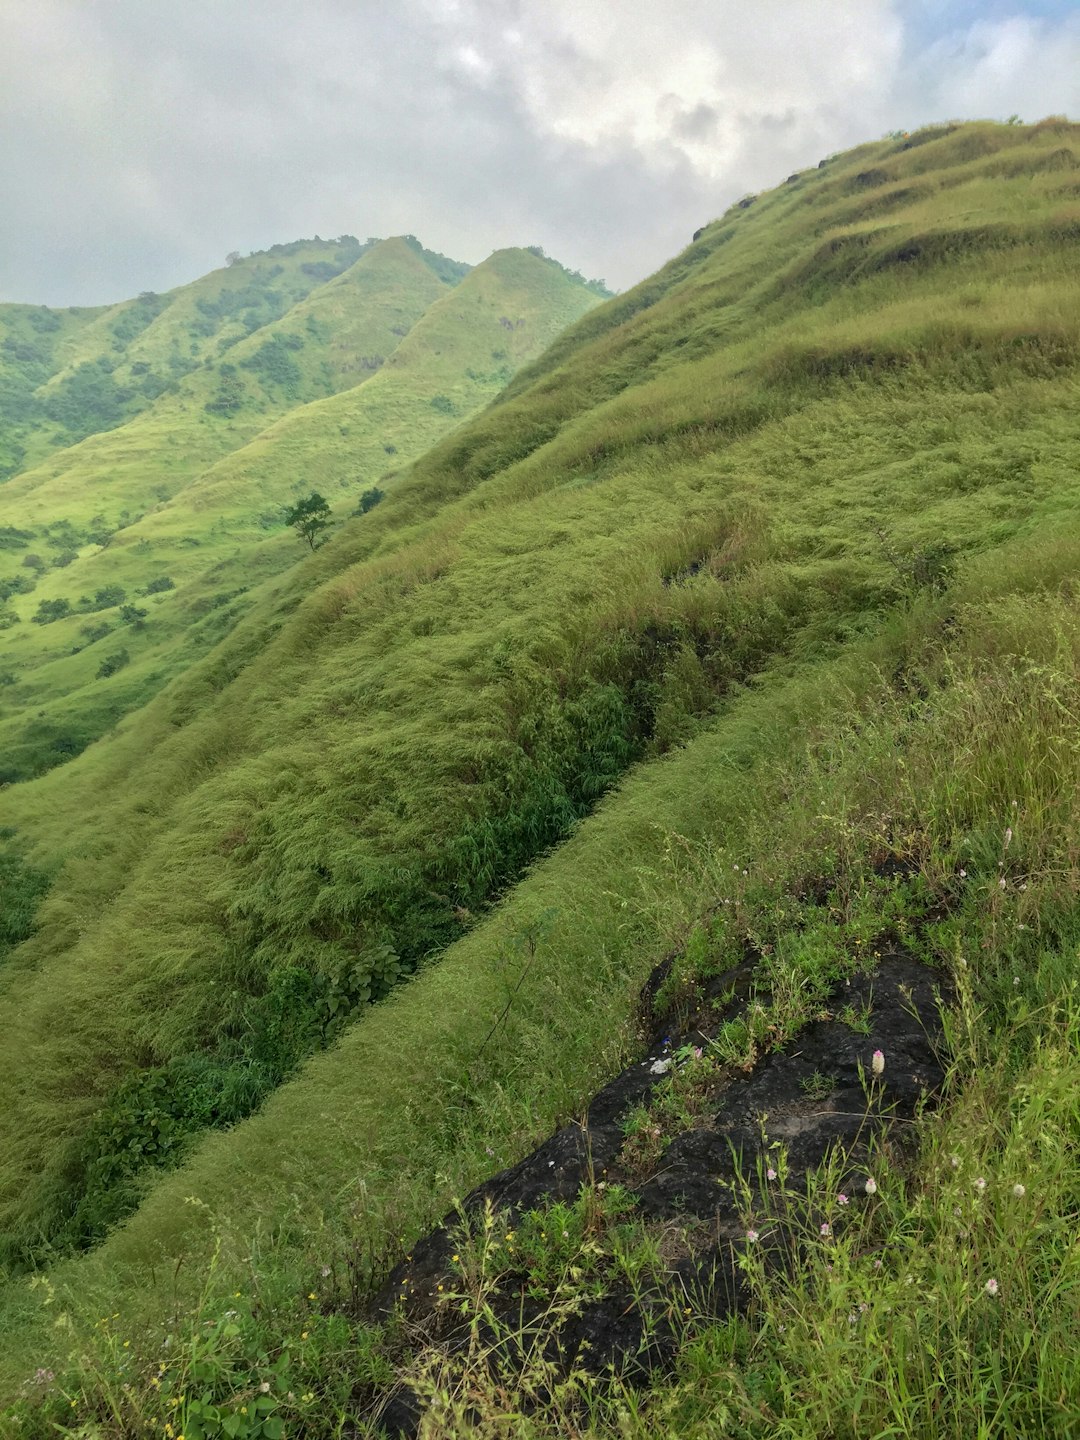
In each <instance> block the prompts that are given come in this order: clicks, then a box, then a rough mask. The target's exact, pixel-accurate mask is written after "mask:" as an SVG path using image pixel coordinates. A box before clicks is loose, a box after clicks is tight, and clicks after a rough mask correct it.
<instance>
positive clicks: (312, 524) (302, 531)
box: [285, 490, 330, 550]
mask: <svg viewBox="0 0 1080 1440" xmlns="http://www.w3.org/2000/svg"><path fill="white" fill-rule="evenodd" d="M285 523H286V524H287V525H291V526H292V527H293V529H294V530H295V531H296V533H297V535H299V536H300V539H301V540H306V541H307V543H308V544H309V545H310V546H311V548H312V550H314V549H316V548H317V546H318V540H319V536H320V535H321V534H322V532H323V531H324V530H325V529H326V528H327V526H328V525H329V524H330V506H329V504H328V503H327V501H325V500H324V499H323V497H322V496H321V495H320V494H319V492H318V491H317V490H313V491H312V492H311V494H310V495H309V496H308V497H307V499H306V500H298V501H297V502H296V504H295V505H290V506H288V508H287V509H286V511H285Z"/></svg>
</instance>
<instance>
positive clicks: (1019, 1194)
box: [1013, 1180, 1027, 1200]
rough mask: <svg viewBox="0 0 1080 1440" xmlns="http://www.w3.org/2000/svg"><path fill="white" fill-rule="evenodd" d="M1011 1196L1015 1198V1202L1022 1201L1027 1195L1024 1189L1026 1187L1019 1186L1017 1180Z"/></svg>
mask: <svg viewBox="0 0 1080 1440" xmlns="http://www.w3.org/2000/svg"><path fill="white" fill-rule="evenodd" d="M1013 1194H1014V1195H1015V1196H1016V1198H1017V1200H1022V1199H1023V1198H1024V1196H1025V1195H1026V1194H1027V1188H1026V1186H1024V1185H1021V1184H1020V1182H1019V1180H1018V1181H1017V1182H1016V1184H1015V1185H1014V1186H1013Z"/></svg>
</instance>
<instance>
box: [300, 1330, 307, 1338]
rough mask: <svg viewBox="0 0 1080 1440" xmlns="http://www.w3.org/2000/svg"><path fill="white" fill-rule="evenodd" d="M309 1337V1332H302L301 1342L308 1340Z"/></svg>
mask: <svg viewBox="0 0 1080 1440" xmlns="http://www.w3.org/2000/svg"><path fill="white" fill-rule="evenodd" d="M307 1337H308V1332H307V1331H306V1330H301V1331H300V1339H301V1340H306V1339H307Z"/></svg>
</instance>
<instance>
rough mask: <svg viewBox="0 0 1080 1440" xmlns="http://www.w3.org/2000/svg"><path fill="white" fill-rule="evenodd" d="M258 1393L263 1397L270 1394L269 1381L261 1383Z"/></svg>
mask: <svg viewBox="0 0 1080 1440" xmlns="http://www.w3.org/2000/svg"><path fill="white" fill-rule="evenodd" d="M259 1391H260V1393H261V1394H263V1395H269V1394H270V1381H269V1380H264V1381H263V1382H262V1384H261V1385H260V1386H259Z"/></svg>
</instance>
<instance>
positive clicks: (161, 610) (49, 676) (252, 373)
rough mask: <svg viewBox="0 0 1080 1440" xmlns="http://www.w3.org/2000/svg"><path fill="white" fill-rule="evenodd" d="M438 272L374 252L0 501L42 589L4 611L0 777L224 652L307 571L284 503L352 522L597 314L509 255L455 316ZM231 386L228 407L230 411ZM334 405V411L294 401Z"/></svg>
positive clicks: (484, 270)
mask: <svg viewBox="0 0 1080 1440" xmlns="http://www.w3.org/2000/svg"><path fill="white" fill-rule="evenodd" d="M440 259H441V257H437V256H432V255H431V254H430V252H427V251H424V250H423V249H422V248H421V247H420V246H419V245H418V244H417V243H416V242H415V241H411V240H404V239H397V240H387V241H382V242H379V243H378V244H376V245H374V246H373V247H372V248H370V249H368V250H367V252H366V253H365V254H364V255H363V257H362V258H361V259H360V260H359V261H357V262H356V264H354V265H353V266H352V267H351V268H350V269H348V270H347V271H346V272H345V273H344V274H342V275H340V276H339V277H338V278H337V279H335V280H332V281H330V282H329V283H327V284H326V285H324V286H322V287H321V288H320V289H319V290H317V291H316V292H315V293H314V294H312V295H311V296H310V297H309V298H308V299H307V300H305V301H304V302H303V303H302V304H301V305H298V306H297V307H295V308H294V310H291V311H289V312H288V314H287V315H286V316H285V317H284V318H283V319H282V320H281V321H280V322H278V323H277V324H273V325H270V326H267V327H265V328H264V329H260V330H258V331H257V332H256V333H255V334H254V335H252V336H250V337H249V338H248V339H247V340H246V341H240V342H238V343H237V344H236V345H235V346H234V347H233V348H232V349H231V350H230V352H229V354H230V357H231V358H230V361H229V367H230V368H229V369H228V370H227V371H226V370H225V369H224V368H223V367H222V366H217V367H203V368H202V369H201V370H199V371H197V372H195V373H193V374H192V375H189V376H187V377H185V379H184V381H183V382H182V383H181V385H180V387H179V389H178V392H177V394H176V395H175V396H172V397H162V398H161V400H159V401H158V402H157V403H156V404H155V406H154V407H153V408H152V409H151V411H149V412H147V414H145V415H142V416H139V417H137V418H136V419H134V420H132V421H130V422H129V423H128V424H127V425H126V426H124V427H123V428H121V429H120V430H117V431H113V432H111V433H110V434H109V435H107V436H100V437H96V438H95V439H92V440H89V441H86V442H84V444H83V445H80V446H77V447H75V448H74V449H73V450H71V451H68V452H66V453H65V455H64V456H63V457H57V458H55V459H54V460H53V461H51V462H50V464H49V465H48V466H46V467H39V469H38V470H36V471H31V472H26V473H24V474H23V475H21V476H19V477H17V478H15V479H14V480H12V481H10V482H9V483H8V485H7V486H6V487H4V488H3V489H2V490H0V517H2V518H3V519H10V520H11V521H12V522H13V523H14V524H15V525H17V526H18V527H21V528H18V529H17V531H16V530H13V531H12V532H11V539H10V543H11V545H12V546H13V547H14V548H12V550H11V552H10V561H9V563H12V562H15V563H18V562H21V567H20V568H18V569H13V571H12V572H11V574H12V578H14V577H16V576H27V577H28V578H29V579H32V581H33V584H32V587H31V586H29V585H28V586H27V590H26V593H18V592H17V593H15V594H14V595H12V596H11V597H10V601H9V605H8V607H7V611H6V614H7V617H8V620H9V622H10V623H9V625H8V628H7V629H6V630H3V631H2V632H0V673H2V674H5V675H6V676H7V677H8V683H7V687H6V690H5V695H4V699H5V702H6V703H5V710H6V711H7V715H6V717H5V718H4V720H3V721H2V722H0V746H2V748H3V752H4V755H5V762H4V769H3V774H4V775H5V776H6V777H7V778H9V779H21V778H26V777H27V776H30V775H33V774H36V773H40V771H42V770H44V769H46V768H49V767H50V766H52V765H55V764H58V763H62V762H63V761H65V760H67V759H69V758H70V756H71V755H72V754H75V753H78V751H79V750H81V749H82V748H83V747H84V746H85V745H86V744H88V743H89V742H90V741H91V740H92V739H94V738H96V737H97V736H98V735H100V734H101V733H102V732H103V731H104V730H105V729H107V728H108V727H109V726H110V725H112V724H113V723H114V722H115V721H116V720H117V719H118V718H119V716H120V715H122V714H124V713H125V712H126V711H127V710H129V709H131V708H132V707H133V706H135V705H137V704H141V703H142V702H143V701H144V700H146V699H147V698H148V697H149V695H151V694H152V693H154V691H155V690H156V689H158V688H160V686H161V685H162V684H163V683H165V681H166V680H167V679H168V678H169V677H170V676H171V675H172V674H174V673H176V672H177V670H178V669H180V668H182V667H183V665H185V664H187V663H190V661H191V660H192V659H193V658H194V657H195V656H197V655H198V654H200V653H202V652H203V651H204V650H205V649H206V648H207V646H208V644H210V643H213V642H214V641H216V640H217V639H219V638H220V636H221V634H222V633H223V630H224V628H226V627H227V624H228V623H230V622H231V621H233V620H235V619H236V617H237V615H238V614H239V613H241V612H242V611H243V610H244V609H246V608H248V606H249V605H250V604H251V603H253V597H252V598H248V599H245V598H244V596H245V594H247V593H248V592H250V591H251V589H252V587H253V585H255V584H257V583H259V582H261V581H263V580H265V579H266V578H267V576H268V575H272V574H274V573H276V572H277V571H278V570H280V569H281V568H283V567H284V566H286V565H288V564H291V563H293V562H294V561H295V559H296V557H297V549H296V545H295V541H294V539H293V537H292V535H291V532H288V531H287V530H285V529H284V521H283V518H282V515H283V512H282V508H281V507H282V505H283V503H285V502H289V501H290V500H291V499H293V498H294V497H295V496H296V495H298V494H303V493H306V492H307V491H310V490H311V489H313V488H321V489H324V490H326V489H327V488H328V487H330V488H329V495H330V498H331V500H334V499H336V498H341V499H343V500H346V504H347V506H348V508H351V506H352V505H354V504H355V503H356V499H357V496H358V495H359V493H360V492H361V491H362V490H363V489H365V488H367V487H368V486H370V485H373V484H374V482H375V481H376V480H377V479H378V478H379V477H380V476H381V475H383V473H384V472H385V470H386V468H387V466H388V465H390V464H391V463H398V457H399V456H400V459H401V460H405V461H407V460H409V459H411V458H413V457H414V456H416V455H417V454H419V453H420V452H421V451H422V450H423V449H425V448H427V446H428V445H429V444H430V443H432V442H433V441H434V440H435V439H437V438H438V437H439V436H440V435H442V434H445V433H446V431H447V430H449V429H451V428H452V427H453V426H454V425H455V424H457V423H459V421H460V420H461V419H462V418H464V417H465V416H466V415H468V414H470V413H472V412H473V411H475V410H476V409H478V408H479V407H480V406H481V405H482V404H484V403H485V402H486V401H487V400H489V399H491V398H492V397H493V396H494V395H495V394H496V393H497V391H498V389H499V387H500V384H501V382H502V381H503V380H504V379H505V378H506V377H508V376H509V375H511V374H512V373H513V371H514V369H516V368H517V366H518V365H519V364H520V363H521V361H522V360H525V359H530V358H532V357H533V356H535V355H536V354H537V353H538V352H539V351H540V350H541V349H542V348H543V347H544V346H545V345H546V343H547V342H548V341H549V340H550V339H551V338H552V337H553V336H554V335H555V334H557V333H558V331H559V330H561V329H562V328H563V327H564V326H565V325H566V324H567V323H569V322H570V321H571V320H572V319H575V318H577V316H579V315H580V314H581V313H583V311H584V310H586V309H588V308H589V307H590V306H592V305H594V304H596V303H597V301H596V297H594V296H593V295H591V294H590V293H589V292H588V291H587V290H585V289H584V288H583V287H582V286H581V285H579V284H574V283H571V282H570V281H569V280H568V279H567V278H566V277H565V276H564V275H563V273H562V272H561V270H560V269H559V268H558V267H556V266H553V265H551V264H550V263H546V262H544V261H541V260H539V259H537V258H535V257H533V256H531V255H528V254H526V253H525V252H499V254H497V255H496V256H494V257H492V258H491V260H489V261H487V262H486V263H485V265H483V266H480V267H478V268H477V269H476V270H475V271H474V272H473V273H472V274H471V275H470V276H469V277H468V278H467V279H466V280H465V281H464V282H463V283H464V286H465V289H464V291H462V292H461V298H460V299H455V298H454V297H456V296H458V294H459V291H458V290H455V289H452V288H451V287H450V285H449V284H448V283H447V281H446V280H445V279H442V278H440V276H439V275H438V274H436V266H435V263H434V262H436V261H439V260H440ZM442 268H443V269H445V266H443V267H442ZM450 278H451V279H452V278H454V277H453V274H452V273H450ZM507 311H509V312H510V313H511V314H512V316H513V319H512V320H511V319H510V318H509V316H508V315H507V313H506V312H507ZM418 322H419V323H418ZM507 325H511V326H512V327H513V333H512V334H508V333H507V331H506V328H505V327H506V326H507ZM305 336H306V341H305V339H304V337H305ZM331 337H332V338H331ZM406 341H407V342H408V344H407V348H406V349H405V351H404V353H403V354H401V355H400V356H398V355H397V354H396V353H395V352H396V350H397V348H398V347H400V346H401V345H402V344H405V343H406ZM305 346H306V348H305ZM268 355H269V356H270V359H267V356H268ZM493 355H494V356H495V358H494V359H493ZM387 356H389V357H390V359H389V362H387V360H386V357H387ZM305 357H310V358H305ZM234 362H235V363H234ZM384 363H387V366H388V368H387V373H386V374H385V376H381V375H377V374H376V373H375V372H376V371H378V370H379V368H380V367H381V366H383V365H384ZM268 367H269V368H268ZM289 367H291V368H289ZM358 375H359V376H360V377H361V380H360V383H359V384H355V383H353V382H355V381H356V380H357V377H358ZM240 377H243V378H240ZM364 377H366V378H364ZM374 382H377V383H375V388H374V390H373V391H372V390H371V389H370V387H371V386H372V384H373V383H374ZM226 384H228V385H229V386H230V387H231V388H230V389H229V395H230V396H231V397H232V400H231V402H230V403H232V402H235V405H236V410H235V412H233V411H230V414H229V415H228V416H221V415H219V414H218V413H217V407H218V404H219V401H218V398H217V397H218V396H219V395H220V393H221V390H220V387H221V386H224V385H226ZM249 390H253V391H254V392H255V393H249ZM335 390H337V391H341V392H342V393H341V394H340V395H339V396H338V397H337V399H336V400H332V401H328V402H326V403H325V404H322V405H319V404H313V403H309V404H306V405H305V404H302V403H297V401H298V397H301V396H303V395H304V394H305V393H307V394H311V393H316V394H325V393H327V392H333V391H335ZM369 393H370V398H369ZM283 412H284V413H285V415H286V418H285V419H284V420H282V421H281V422H279V423H278V424H277V425H273V424H272V425H271V426H270V427H269V428H268V429H266V430H265V431H263V430H262V429H261V427H262V426H263V425H265V423H266V421H267V420H268V419H272V418H273V416H274V415H275V413H278V414H281V413H283ZM252 437H253V438H252ZM223 450H226V451H228V452H229V456H228V458H227V459H225V460H222V459H217V458H216V457H217V456H220V455H221V453H222V451H223ZM391 457H393V458H391ZM106 505H110V506H111V507H112V508H111V510H110V511H109V512H108V513H106V512H105V506H106ZM91 507H94V508H96V507H100V510H99V511H98V513H96V514H95V513H92V508H91ZM113 517H115V518H113ZM283 531H284V533H283ZM268 535H270V536H272V535H277V536H278V539H277V540H269V539H268ZM85 541H89V542H90V543H80V542H85ZM50 547H51V549H50ZM28 563H33V564H34V565H35V566H36V567H37V568H36V569H34V570H32V571H28V570H27V569H26V568H25V567H26V566H27V564H28ZM121 592H122V593H121ZM166 592H167V593H166ZM80 596H82V597H84V598H83V600H82V601H80V600H79V597H80ZM147 596H149V604H148V605H140V604H138V597H147ZM132 603H135V604H136V608H140V609H143V610H148V611H149V618H147V617H145V616H144V617H143V618H142V619H141V620H136V621H135V622H134V625H133V624H132V620H131V611H130V610H127V611H125V610H124V609H123V608H122V607H123V606H124V605H125V604H128V605H131V604H132ZM65 604H66V605H67V606H68V611H67V613H63V607H64V605H65ZM42 607H44V609H43V608H42ZM50 607H51V608H50ZM54 612H55V613H54ZM211 612H212V613H211ZM43 614H44V615H47V616H48V617H49V618H48V623H44V624H43V623H40V619H41V617H42V615H43ZM125 616H126V617H127V619H125ZM35 620H37V621H39V623H33V622H34V621H35ZM20 622H21V623H20ZM28 622H29V623H28ZM110 656H112V657H116V656H120V657H125V656H126V657H127V658H126V659H122V663H121V664H120V665H119V666H117V665H115V664H114V663H112V662H110V660H109V657H110ZM102 669H104V670H105V673H104V674H102V673H100V672H101V670H102ZM121 670H122V671H123V673H122V674H120V673H119V671H121ZM43 708H44V709H45V710H46V711H47V713H46V714H45V715H42V714H41V711H42V710H43Z"/></svg>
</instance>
